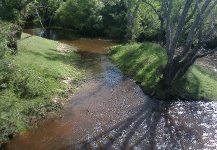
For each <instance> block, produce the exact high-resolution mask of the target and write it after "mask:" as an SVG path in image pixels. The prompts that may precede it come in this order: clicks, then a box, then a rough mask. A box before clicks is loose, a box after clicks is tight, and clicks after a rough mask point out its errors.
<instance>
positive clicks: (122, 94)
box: [6, 29, 217, 150]
mask: <svg viewBox="0 0 217 150" xmlns="http://www.w3.org/2000/svg"><path fill="white" fill-rule="evenodd" d="M25 32H27V33H31V34H35V33H37V32H38V29H26V30H25ZM47 38H50V39H53V40H57V41H60V42H63V43H66V44H69V45H72V46H76V47H78V48H79V51H78V52H77V53H78V54H79V55H80V56H81V58H82V61H81V63H84V64H85V65H86V66H88V68H87V69H88V70H89V72H90V76H89V77H88V78H87V79H86V80H84V81H82V82H81V83H80V84H79V89H78V91H77V92H76V94H75V95H74V96H73V97H72V98H71V99H70V100H69V102H68V103H67V104H66V105H65V106H64V108H63V113H62V117H61V118H58V119H55V120H45V121H44V122H43V123H42V124H41V125H39V126H38V128H36V129H31V130H29V131H28V132H26V133H25V134H23V135H21V136H16V137H15V138H13V139H12V140H11V141H9V142H8V144H7V145H6V149H8V150H86V149H87V150H109V149H111V150H133V149H134V150H154V149H157V150H188V149H192V150H197V149H200V150H201V149H204V150H205V149H207V150H215V149H217V102H215V101H196V102H195V101H173V102H165V101H159V100H155V99H151V98H150V97H148V96H147V95H145V94H144V93H143V92H142V90H141V89H140V87H139V86H138V85H137V84H136V83H135V81H133V80H132V79H131V78H129V77H127V76H124V75H123V73H122V72H121V71H120V70H119V69H118V68H116V67H115V66H114V65H113V64H112V63H111V61H110V60H109V58H108V57H107V55H106V53H107V51H108V49H107V47H108V46H112V45H115V44H116V43H113V42H111V41H109V40H103V39H99V38H84V37H83V38H82V36H77V35H76V34H75V33H74V32H73V31H71V30H63V29H50V30H48V34H47Z"/></svg>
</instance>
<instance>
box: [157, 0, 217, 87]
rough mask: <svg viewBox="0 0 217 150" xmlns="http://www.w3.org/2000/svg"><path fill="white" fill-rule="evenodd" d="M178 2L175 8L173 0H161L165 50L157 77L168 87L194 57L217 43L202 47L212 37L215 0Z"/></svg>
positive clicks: (214, 22) (213, 37) (203, 54)
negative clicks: (163, 12)
mask: <svg viewBox="0 0 217 150" xmlns="http://www.w3.org/2000/svg"><path fill="white" fill-rule="evenodd" d="M180 1H181V0H180ZM182 2H183V3H179V5H181V4H183V5H181V6H180V7H178V9H177V7H175V1H174V0H163V9H164V11H165V15H164V17H165V18H164V19H165V22H166V53H167V64H166V66H165V68H164V72H163V78H162V80H161V84H162V87H163V88H164V89H170V88H171V87H172V86H173V83H175V81H176V80H179V79H180V78H182V77H183V76H184V75H185V73H186V72H187V70H188V69H189V68H190V67H191V66H192V64H193V63H194V62H195V61H196V59H198V58H201V57H204V56H207V55H211V54H214V53H215V52H216V51H217V47H215V48H210V49H205V48H204V46H205V45H206V44H207V43H209V42H212V41H213V40H216V28H217V24H216V18H217V17H216V16H217V11H216V6H217V0H186V1H182ZM174 13H176V15H173V14H174ZM178 48H179V49H178Z"/></svg>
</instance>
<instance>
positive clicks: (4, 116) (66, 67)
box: [0, 34, 83, 143]
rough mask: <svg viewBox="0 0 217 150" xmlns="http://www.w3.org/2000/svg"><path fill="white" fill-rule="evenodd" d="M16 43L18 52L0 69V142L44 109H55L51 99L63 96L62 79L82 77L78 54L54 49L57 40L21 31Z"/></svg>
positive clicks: (21, 129)
mask: <svg viewBox="0 0 217 150" xmlns="http://www.w3.org/2000/svg"><path fill="white" fill-rule="evenodd" d="M18 45H19V49H20V51H19V53H17V54H16V55H12V56H11V57H12V58H13V59H11V60H10V61H5V62H7V63H6V64H7V65H2V67H1V68H0V69H1V72H0V114H1V115H0V132H1V136H0V143H1V142H2V141H4V140H5V139H7V137H8V136H9V135H13V134H14V133H22V132H24V131H25V129H26V128H27V127H28V125H29V123H31V122H34V121H35V120H36V119H38V118H42V117H44V116H45V115H46V114H47V113H48V112H51V111H54V112H57V111H58V110H59V108H60V104H59V103H56V102H53V101H52V99H54V98H56V97H58V98H59V99H61V100H64V99H65V98H67V87H68V85H67V84H65V83H64V82H63V80H64V79H68V78H70V79H73V81H78V80H79V79H80V78H81V77H82V76H83V73H82V71H81V70H78V68H77V66H76V64H77V63H76V62H77V61H78V59H79V57H78V56H77V55H76V54H75V53H73V52H68V53H66V52H60V51H58V50H57V45H58V42H54V41H51V40H46V39H43V38H40V37H35V36H30V35H28V34H23V37H22V39H21V40H20V41H19V43H18ZM73 83H74V82H73ZM71 86H74V87H76V85H71Z"/></svg>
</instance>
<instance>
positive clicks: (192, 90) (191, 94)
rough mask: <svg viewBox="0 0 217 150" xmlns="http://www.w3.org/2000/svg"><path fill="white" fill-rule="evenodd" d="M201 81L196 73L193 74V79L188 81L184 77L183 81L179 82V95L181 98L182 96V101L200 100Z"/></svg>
mask: <svg viewBox="0 0 217 150" xmlns="http://www.w3.org/2000/svg"><path fill="white" fill-rule="evenodd" d="M200 84H201V83H200V80H199V79H198V77H197V75H195V74H194V73H191V79H190V80H189V79H187V77H184V78H182V79H181V81H179V82H178V85H177V90H180V91H177V93H178V94H179V96H182V99H186V98H187V97H188V99H190V100H192V99H194V100H199V99H200V97H199V94H200V89H199V87H200ZM180 87H181V88H180Z"/></svg>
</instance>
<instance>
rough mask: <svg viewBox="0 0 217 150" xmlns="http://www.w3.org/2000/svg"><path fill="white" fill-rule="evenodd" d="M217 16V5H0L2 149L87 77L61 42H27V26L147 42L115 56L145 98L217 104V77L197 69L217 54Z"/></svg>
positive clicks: (39, 1) (26, 0)
mask: <svg viewBox="0 0 217 150" xmlns="http://www.w3.org/2000/svg"><path fill="white" fill-rule="evenodd" d="M216 16H217V2H216V1H213V0H200V1H199V0H198V1H192V0H177V1H174V0H163V1H162V0H7V1H6V0H0V71H1V72H0V112H1V116H0V131H1V133H2V134H1V135H0V136H1V137H0V142H1V141H2V139H4V138H6V137H8V135H11V134H14V133H17V132H22V131H24V130H25V128H26V127H27V126H28V123H29V122H31V121H32V120H35V118H38V117H43V116H44V115H45V114H46V113H47V112H50V111H52V110H56V109H58V107H59V106H58V103H54V102H52V99H53V98H54V97H55V96H57V97H61V98H64V97H65V96H66V94H65V91H66V85H65V84H64V83H62V80H64V79H66V80H67V81H68V80H71V79H73V81H75V82H76V81H77V80H78V79H79V77H80V75H81V72H80V71H78V69H77V66H76V65H77V64H76V61H77V59H78V58H77V56H76V55H75V54H74V53H64V52H59V51H57V48H56V46H57V42H53V41H49V40H44V39H41V38H39V37H30V36H29V35H26V34H25V35H24V36H23V38H22V39H21V40H19V39H20V36H21V33H22V32H21V31H22V28H23V27H24V23H25V21H26V20H31V21H34V22H35V23H39V24H40V25H41V27H42V28H43V30H44V31H46V28H47V27H50V26H61V27H66V28H72V29H76V30H79V31H82V32H84V33H86V34H103V35H106V36H109V37H118V38H121V39H123V40H124V41H125V42H126V43H133V42H134V43H136V42H138V41H140V42H144V44H132V45H131V44H127V45H126V46H117V47H113V48H112V51H111V58H112V59H113V60H114V62H115V63H116V64H117V66H119V67H120V68H122V70H123V71H124V72H126V73H127V74H129V75H132V76H133V77H134V78H135V80H136V81H137V82H139V83H140V84H141V86H142V87H143V89H144V91H146V92H147V93H150V95H155V96H156V97H161V98H163V97H168V96H171V95H173V96H174V95H179V96H181V97H193V98H197V99H200V98H203V97H204V98H210V99H216V97H217V94H216V92H217V91H216V88H215V87H216V86H217V83H216V78H215V77H216V75H215V74H214V73H212V71H210V70H208V71H207V70H206V71H204V69H202V68H201V67H199V66H195V65H193V64H194V62H195V61H196V60H197V59H198V58H202V57H205V56H207V55H212V54H215V53H216V51H217V46H216V44H215V43H217V42H216V40H217V38H216V37H217V33H216V31H217V30H216V28H217V22H216V20H217V19H216V18H217V17H216ZM145 41H151V42H158V43H159V44H160V45H157V44H153V43H147V42H145ZM213 43H214V44H213ZM210 44H211V45H212V46H209V45H210ZM163 47H165V49H164V48H163ZM189 68H190V69H189ZM180 79H181V80H180ZM178 80H179V81H178Z"/></svg>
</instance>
